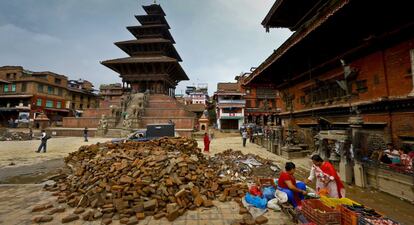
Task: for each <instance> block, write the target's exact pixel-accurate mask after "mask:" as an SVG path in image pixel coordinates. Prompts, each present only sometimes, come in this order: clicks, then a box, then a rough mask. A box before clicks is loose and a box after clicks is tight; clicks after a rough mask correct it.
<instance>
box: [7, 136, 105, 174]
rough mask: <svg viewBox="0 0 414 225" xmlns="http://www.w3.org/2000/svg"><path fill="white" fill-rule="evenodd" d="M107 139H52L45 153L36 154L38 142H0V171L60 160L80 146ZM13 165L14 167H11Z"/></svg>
mask: <svg viewBox="0 0 414 225" xmlns="http://www.w3.org/2000/svg"><path fill="white" fill-rule="evenodd" d="M109 140H111V139H108V138H89V142H84V141H83V138H81V137H53V138H51V139H49V140H48V142H47V152H46V153H36V152H35V151H36V150H37V148H38V147H39V145H40V140H31V141H3V142H0V169H1V168H4V167H19V166H27V165H34V164H38V163H41V162H44V161H48V160H51V159H62V158H63V157H65V156H66V155H67V154H68V153H69V152H73V151H76V150H77V149H78V148H79V147H80V146H82V145H86V144H87V145H89V144H95V143H97V142H101V143H102V142H106V141H109ZM13 164H14V165H13Z"/></svg>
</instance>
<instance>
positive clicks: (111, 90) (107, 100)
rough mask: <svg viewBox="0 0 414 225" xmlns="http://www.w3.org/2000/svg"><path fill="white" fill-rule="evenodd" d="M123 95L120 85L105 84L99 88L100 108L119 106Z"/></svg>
mask: <svg viewBox="0 0 414 225" xmlns="http://www.w3.org/2000/svg"><path fill="white" fill-rule="evenodd" d="M123 94H124V91H123V87H122V84H120V83H116V84H107V85H101V86H100V87H99V95H100V96H101V101H100V102H99V105H100V106H99V107H100V108H109V107H110V106H111V105H118V106H121V101H122V95H123Z"/></svg>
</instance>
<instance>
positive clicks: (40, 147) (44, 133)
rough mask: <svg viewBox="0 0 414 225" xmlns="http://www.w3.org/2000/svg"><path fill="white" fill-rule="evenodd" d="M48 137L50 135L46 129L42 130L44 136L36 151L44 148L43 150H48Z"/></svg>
mask: <svg viewBox="0 0 414 225" xmlns="http://www.w3.org/2000/svg"><path fill="white" fill-rule="evenodd" d="M47 139H48V136H47V135H46V131H45V130H42V136H41V138H40V146H39V148H38V149H37V151H36V152H37V153H39V152H40V151H41V150H42V149H43V152H46V144H47Z"/></svg>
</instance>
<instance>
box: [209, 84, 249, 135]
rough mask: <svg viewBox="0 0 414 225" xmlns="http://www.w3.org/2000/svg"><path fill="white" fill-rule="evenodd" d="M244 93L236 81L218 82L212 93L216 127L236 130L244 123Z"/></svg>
mask: <svg viewBox="0 0 414 225" xmlns="http://www.w3.org/2000/svg"><path fill="white" fill-rule="evenodd" d="M244 95H245V94H244V93H243V92H242V91H241V89H240V86H239V84H238V83H236V82H234V83H230V82H229V83H218V84H217V91H216V92H215V93H214V99H215V100H216V115H217V128H218V129H219V130H238V129H240V127H241V126H242V125H243V123H244V107H245V105H246V101H245V100H244V99H243V96H244Z"/></svg>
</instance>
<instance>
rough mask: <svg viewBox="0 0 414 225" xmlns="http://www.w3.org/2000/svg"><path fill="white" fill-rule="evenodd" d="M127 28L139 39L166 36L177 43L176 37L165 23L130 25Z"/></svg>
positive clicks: (165, 37)
mask: <svg viewBox="0 0 414 225" xmlns="http://www.w3.org/2000/svg"><path fill="white" fill-rule="evenodd" d="M127 29H128V30H129V32H131V33H132V34H133V35H134V36H135V37H136V38H137V39H142V38H164V39H168V40H170V41H171V43H173V44H175V41H174V38H173V37H172V36H171V33H170V31H168V26H167V25H165V24H158V25H142V26H130V27H127Z"/></svg>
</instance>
